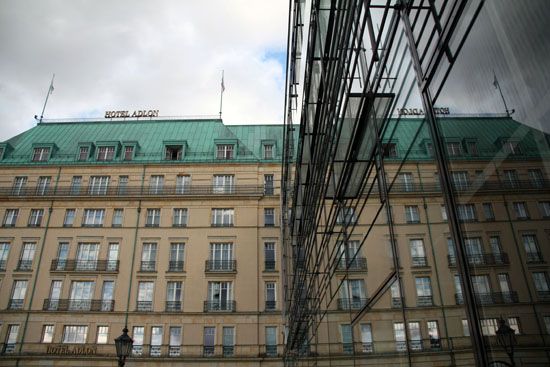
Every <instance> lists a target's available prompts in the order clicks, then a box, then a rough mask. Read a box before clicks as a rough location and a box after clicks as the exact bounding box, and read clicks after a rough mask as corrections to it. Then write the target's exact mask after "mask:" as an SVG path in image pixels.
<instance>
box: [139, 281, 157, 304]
mask: <svg viewBox="0 0 550 367" xmlns="http://www.w3.org/2000/svg"><path fill="white" fill-rule="evenodd" d="M154 286H155V283H153V282H139V283H138V297H137V310H138V311H153V296H154Z"/></svg>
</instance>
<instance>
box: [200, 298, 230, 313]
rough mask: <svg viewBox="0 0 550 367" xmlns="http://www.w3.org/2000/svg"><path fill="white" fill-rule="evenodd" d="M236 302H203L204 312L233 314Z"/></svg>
mask: <svg viewBox="0 0 550 367" xmlns="http://www.w3.org/2000/svg"><path fill="white" fill-rule="evenodd" d="M236 306H237V302H235V301H229V300H219V301H204V312H216V311H222V312H234V311H235V309H236Z"/></svg>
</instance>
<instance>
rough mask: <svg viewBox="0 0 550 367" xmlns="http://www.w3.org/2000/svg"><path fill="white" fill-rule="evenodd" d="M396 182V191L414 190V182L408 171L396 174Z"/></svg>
mask: <svg viewBox="0 0 550 367" xmlns="http://www.w3.org/2000/svg"><path fill="white" fill-rule="evenodd" d="M397 183H398V185H399V186H400V187H399V188H400V189H401V190H399V189H398V191H413V190H414V182H413V175H412V173H410V172H403V173H400V174H399V175H397Z"/></svg>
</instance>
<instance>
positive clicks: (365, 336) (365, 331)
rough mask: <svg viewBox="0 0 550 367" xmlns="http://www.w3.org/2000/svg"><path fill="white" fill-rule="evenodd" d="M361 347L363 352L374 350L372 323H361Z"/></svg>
mask: <svg viewBox="0 0 550 367" xmlns="http://www.w3.org/2000/svg"><path fill="white" fill-rule="evenodd" d="M361 347H362V352H363V353H372V352H374V347H373V344H372V326H371V324H361Z"/></svg>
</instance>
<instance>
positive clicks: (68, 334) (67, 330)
mask: <svg viewBox="0 0 550 367" xmlns="http://www.w3.org/2000/svg"><path fill="white" fill-rule="evenodd" d="M87 336H88V326H85V325H65V327H64V328H63V343H65V344H84V343H86V338H87Z"/></svg>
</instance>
